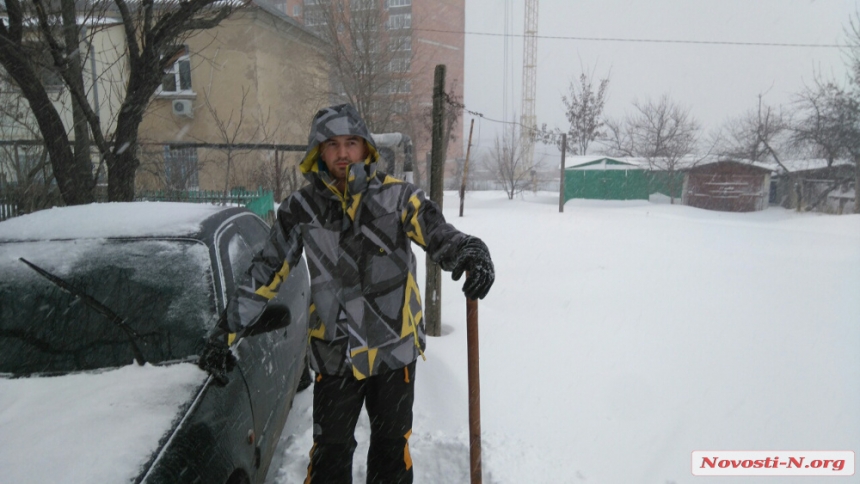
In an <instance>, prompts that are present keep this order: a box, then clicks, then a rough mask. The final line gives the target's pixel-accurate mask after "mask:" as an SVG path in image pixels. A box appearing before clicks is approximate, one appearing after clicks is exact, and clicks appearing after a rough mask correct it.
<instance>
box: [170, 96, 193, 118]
mask: <svg viewBox="0 0 860 484" xmlns="http://www.w3.org/2000/svg"><path fill="white" fill-rule="evenodd" d="M191 108H192V105H191V100H190V99H174V100H173V114H174V115H176V116H186V117H189V118H193V117H194V111H193V110H192V109H191Z"/></svg>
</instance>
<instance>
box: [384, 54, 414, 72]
mask: <svg viewBox="0 0 860 484" xmlns="http://www.w3.org/2000/svg"><path fill="white" fill-rule="evenodd" d="M410 67H411V60H410V59H409V57H395V58H393V59H391V61H389V63H388V70H389V71H391V72H395V73H397V72H409V68H410Z"/></svg>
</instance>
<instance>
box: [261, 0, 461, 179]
mask: <svg viewBox="0 0 860 484" xmlns="http://www.w3.org/2000/svg"><path fill="white" fill-rule="evenodd" d="M332 2H334V3H335V4H336V5H339V6H340V7H341V8H340V10H339V11H340V12H347V13H346V17H343V18H347V19H349V20H346V21H347V22H353V20H352V19H355V18H364V17H361V15H360V14H361V13H362V12H367V11H369V10H373V11H375V12H377V13H378V14H379V15H378V18H379V19H380V20H379V21H378V22H377V23H373V22H369V23H368V24H367V27H366V28H367V29H369V30H372V31H376V30H377V29H379V30H380V31H381V33H380V34H379V35H380V36H383V37H385V38H387V39H388V40H387V41H385V42H380V43H381V45H382V47H381V48H380V49H373V48H371V49H368V52H369V53H370V55H371V56H372V57H375V58H377V59H383V61H384V62H385V63H386V64H387V65H388V66H389V71H390V72H396V73H397V75H396V79H397V82H393V83H392V87H390V88H383V89H382V90H381V91H375V92H376V94H374V96H376V97H377V98H382V97H384V98H386V99H385V100H384V101H383V100H382V99H377V101H374V102H379V103H380V105H381V106H383V109H384V110H385V111H386V116H387V115H388V112H389V111H390V115H391V119H390V120H389V119H388V118H386V121H388V122H385V123H377V124H379V125H384V126H386V127H388V129H389V130H390V131H395V130H396V131H401V132H404V134H407V135H409V136H410V137H411V138H412V140H413V143H414V153H415V159H416V166H415V167H414V168H415V169H416V170H418V173H417V174H416V180H417V181H420V180H422V178H423V177H425V176H426V173H427V171H426V168H427V160H428V159H429V154H430V112H431V108H432V106H433V77H434V70H435V66H436V65H438V64H445V65H446V69H447V73H446V90H447V91H448V92H449V93H450V94H451V95H452V96H453V97H454V98H455V99H462V97H463V83H464V77H463V76H464V46H465V38H464V33H463V32H464V29H465V0H433V1H428V0H275V6H276V8H278V9H279V10H281V11H283V12H285V13H286V14H287V15H290V16H291V17H293V18H295V19H296V20H298V21H300V22H303V23H304V25H305V26H306V27H308V28H309V29H311V30H315V31H317V32H319V33H320V36H321V37H324V38H326V36H327V35H329V36H331V35H345V34H343V31H344V30H350V29H353V28H354V26H352V27H342V26H339V27H338V29H337V32H338V33H337V34H334V31H326V30H325V29H326V28H327V20H329V19H332V18H334V17H333V15H335V14H324V13H323V12H322V9H324V8H326V7H329V6H330V5H331V3H332ZM350 16H351V17H350ZM351 35H353V36H354V37H359V38H355V39H353V42H350V43H353V44H358V45H361V44H362V42H364V41H365V40H363V39H366V38H367V36H365V35H364V34H363V33H356V32H353V33H351ZM395 40H396V41H395ZM386 46H387V47H386ZM362 69H363V67H362V66H356V67H355V71H358V72H361V70H362ZM332 72H333V75H336V73H337V69H332ZM339 91H344V89H342V86H338V85H333V86H332V100H333V101H334V102H337V101H340V100H343V99H344V97H343V96H341V97H340V99H339V98H338V93H339ZM360 110H362V109H360ZM370 111H372V110H370ZM371 124H372V123H371ZM451 132H452V136H453V139H452V141H450V142H449V144H448V152H447V159H448V160H449V165H451V164H453V160H455V159H456V158H462V156H463V152H464V150H463V142H462V139H461V133H462V132H463V127H462V115H461V116H459V117H458V119H457V123H456V125H455V126H453V128H452V130H451ZM446 172H449V173H450V172H452V169H451V168H450V167H449V169H448V170H446Z"/></svg>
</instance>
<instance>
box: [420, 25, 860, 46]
mask: <svg viewBox="0 0 860 484" xmlns="http://www.w3.org/2000/svg"><path fill="white" fill-rule="evenodd" d="M412 30H415V31H422V32H437V33H443V34H465V35H483V36H486V37H525V34H507V33H505V34H496V33H492V32H465V31H460V30H439V29H419V28H415V27H413V28H412ZM535 37H536V38H538V39H554V40H585V41H592V42H628V43H641V44H694V45H733V46H741V47H813V48H825V49H844V48H850V47H852V46H850V45H847V44H799V43H781V42H732V41H721V40H675V39H624V38H616V37H572V36H560V35H537V36H535Z"/></svg>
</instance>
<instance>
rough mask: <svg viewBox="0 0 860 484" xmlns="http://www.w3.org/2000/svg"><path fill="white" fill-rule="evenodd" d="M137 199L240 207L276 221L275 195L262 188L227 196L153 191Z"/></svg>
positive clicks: (212, 192) (233, 190) (209, 191)
mask: <svg viewBox="0 0 860 484" xmlns="http://www.w3.org/2000/svg"><path fill="white" fill-rule="evenodd" d="M135 199H136V200H147V201H169V202H188V203H210V204H213V205H217V204H225V205H239V206H242V207H245V208H247V209H248V210H250V211H252V212H254V213H255V214H257V215H259V216H260V217H261V218H263V219H264V220H266V221H267V222H269V223H272V222H273V221H274V216H275V213H274V205H275V199H274V195H273V194H272V191H271V190H263V189H262V188H258V189H257V190H256V191H249V190H245V189H243V188H234V189H232V190H230V192H229V193H227V194H225V193H224V192H222V191H215V190H151V191H143V192H139V193H137V194H136V195H135Z"/></svg>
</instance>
